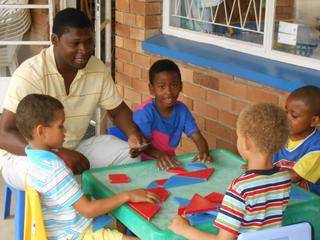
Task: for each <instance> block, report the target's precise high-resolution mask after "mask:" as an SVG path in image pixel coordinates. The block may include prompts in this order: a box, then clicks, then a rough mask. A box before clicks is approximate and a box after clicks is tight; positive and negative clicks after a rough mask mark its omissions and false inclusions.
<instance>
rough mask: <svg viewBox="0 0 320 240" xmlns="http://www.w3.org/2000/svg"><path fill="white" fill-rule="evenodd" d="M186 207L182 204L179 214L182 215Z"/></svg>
mask: <svg viewBox="0 0 320 240" xmlns="http://www.w3.org/2000/svg"><path fill="white" fill-rule="evenodd" d="M185 209H186V207H185V206H180V207H179V208H178V215H180V216H181V215H183V214H184V210H185Z"/></svg>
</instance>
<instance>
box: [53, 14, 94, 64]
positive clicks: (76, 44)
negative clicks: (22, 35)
mask: <svg viewBox="0 0 320 240" xmlns="http://www.w3.org/2000/svg"><path fill="white" fill-rule="evenodd" d="M51 41H52V44H53V45H54V47H55V48H54V49H55V59H56V61H57V66H58V68H59V67H60V68H72V69H75V70H77V69H82V68H84V67H85V66H86V64H87V63H88V61H89V58H90V56H91V55H92V53H93V49H94V39H93V31H92V24H91V21H90V20H89V18H88V17H87V16H86V15H85V14H84V13H83V12H81V11H80V10H77V9H74V8H66V9H64V10H62V11H60V12H58V13H57V15H56V16H55V18H54V21H53V28H52V36H51Z"/></svg>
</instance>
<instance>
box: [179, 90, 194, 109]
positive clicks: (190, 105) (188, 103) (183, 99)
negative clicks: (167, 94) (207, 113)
mask: <svg viewBox="0 0 320 240" xmlns="http://www.w3.org/2000/svg"><path fill="white" fill-rule="evenodd" d="M179 101H181V102H183V103H184V104H185V105H186V106H187V108H188V109H189V110H190V111H192V110H193V100H192V99H191V98H188V97H186V96H184V95H183V94H180V96H179Z"/></svg>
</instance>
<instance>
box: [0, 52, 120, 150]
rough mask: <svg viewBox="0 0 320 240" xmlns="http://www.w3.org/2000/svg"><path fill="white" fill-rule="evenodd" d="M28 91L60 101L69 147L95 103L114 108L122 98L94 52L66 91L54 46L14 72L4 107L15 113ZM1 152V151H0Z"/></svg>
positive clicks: (83, 130)
mask: <svg viewBox="0 0 320 240" xmlns="http://www.w3.org/2000/svg"><path fill="white" fill-rule="evenodd" d="M31 93H39V94H47V95H50V96H53V97H55V98H57V99H59V100H60V101H61V102H62V103H63V105H64V108H65V113H66V121H65V128H66V131H67V132H66V138H65V143H64V147H66V148H70V149H74V148H75V147H76V146H77V145H78V144H79V142H80V140H81V139H82V137H83V136H84V134H85V133H86V130H87V128H88V125H89V122H90V119H91V116H92V114H93V113H94V111H95V109H96V108H97V107H101V108H103V109H107V110H108V109H114V108H116V107H117V106H119V105H120V103H121V102H122V99H121V97H120V95H119V93H118V91H117V88H116V86H115V84H114V82H113V79H112V77H111V73H110V70H109V69H107V67H106V66H105V65H104V63H103V62H102V61H100V60H99V59H97V58H96V57H93V56H92V57H91V58H90V60H89V62H88V64H87V65H86V67H85V68H83V69H81V70H79V71H78V73H77V75H76V77H75V79H74V80H73V82H72V84H71V85H70V90H69V94H68V95H67V93H66V89H65V84H64V79H63V77H62V76H61V74H60V73H59V72H58V69H57V66H56V63H55V59H54V53H53V46H51V47H49V48H46V49H43V50H42V51H41V52H40V53H39V54H38V55H36V56H34V57H32V58H30V59H28V60H26V61H25V62H23V63H22V64H21V66H19V68H18V69H17V70H16V71H15V72H14V74H13V76H12V79H11V82H10V85H9V89H8V92H7V95H6V97H5V100H4V105H3V108H5V109H7V110H9V111H11V112H13V113H15V112H16V109H17V106H18V103H19V102H20V101H21V99H22V98H23V97H25V96H26V95H28V94H31ZM4 154H5V153H4V152H3V151H2V152H1V151H0V155H4Z"/></svg>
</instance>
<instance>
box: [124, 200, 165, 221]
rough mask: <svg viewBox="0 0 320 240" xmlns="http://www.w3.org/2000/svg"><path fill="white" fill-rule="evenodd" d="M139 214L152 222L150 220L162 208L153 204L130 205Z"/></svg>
mask: <svg viewBox="0 0 320 240" xmlns="http://www.w3.org/2000/svg"><path fill="white" fill-rule="evenodd" d="M128 204H129V206H130V207H132V208H133V209H134V210H135V211H136V212H137V213H139V214H140V215H141V216H142V217H144V218H145V219H147V220H148V221H150V219H151V218H152V217H153V216H154V215H155V214H156V213H157V212H158V211H159V210H160V206H158V205H155V204H152V203H128Z"/></svg>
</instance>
